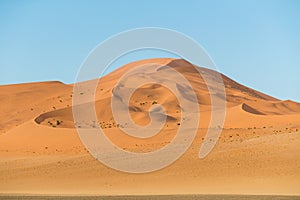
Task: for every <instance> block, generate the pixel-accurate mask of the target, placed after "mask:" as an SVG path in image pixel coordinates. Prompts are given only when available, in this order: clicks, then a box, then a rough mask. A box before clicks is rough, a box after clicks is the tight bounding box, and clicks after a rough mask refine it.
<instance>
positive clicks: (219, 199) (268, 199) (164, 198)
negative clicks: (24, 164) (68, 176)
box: [0, 195, 299, 200]
mask: <svg viewBox="0 0 300 200" xmlns="http://www.w3.org/2000/svg"><path fill="white" fill-rule="evenodd" d="M1 198H3V199H7V200H19V199H20V198H22V199H24V200H26V199H33V200H35V199H37V200H38V199H43V200H52V199H59V200H71V199H75V200H81V199H86V200H170V199H171V200H207V199H209V200H256V199H259V200H294V199H299V197H298V196H263V195H259V196H256V195H158V196H153V195H152V196H22V197H20V196H2V197H1V196H0V199H1Z"/></svg>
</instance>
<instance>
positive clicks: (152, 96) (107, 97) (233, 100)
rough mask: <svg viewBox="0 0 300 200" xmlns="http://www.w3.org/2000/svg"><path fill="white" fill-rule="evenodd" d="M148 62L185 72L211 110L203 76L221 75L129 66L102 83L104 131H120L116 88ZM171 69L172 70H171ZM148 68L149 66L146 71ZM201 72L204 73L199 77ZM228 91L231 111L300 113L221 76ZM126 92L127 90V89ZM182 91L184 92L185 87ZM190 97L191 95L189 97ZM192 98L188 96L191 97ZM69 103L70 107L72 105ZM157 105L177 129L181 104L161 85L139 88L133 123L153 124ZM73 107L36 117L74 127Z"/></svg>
mask: <svg viewBox="0 0 300 200" xmlns="http://www.w3.org/2000/svg"><path fill="white" fill-rule="evenodd" d="M147 63H156V64H160V65H161V67H158V68H157V71H158V72H159V71H163V70H167V68H168V67H171V68H173V69H174V70H176V71H178V72H179V73H181V74H182V75H183V76H184V77H185V78H186V79H187V80H188V81H189V82H190V84H191V86H192V87H193V89H194V91H195V93H196V95H197V99H198V104H199V108H200V112H205V113H207V112H208V111H209V110H210V104H211V97H210V94H209V91H208V89H207V86H206V83H205V81H204V79H203V78H202V77H201V75H203V74H209V75H210V77H211V78H214V77H216V76H217V75H218V74H217V73H218V72H216V71H213V70H210V69H206V68H201V67H196V66H194V65H192V64H191V63H189V62H187V61H185V60H182V59H149V60H143V61H138V62H134V63H130V64H127V65H125V66H123V67H121V68H119V69H118V70H116V71H114V72H112V73H111V74H108V75H107V76H105V77H103V78H101V79H100V80H99V85H98V88H97V92H96V95H95V105H96V113H97V116H98V122H97V124H98V125H99V126H101V127H102V128H104V129H110V128H116V127H117V124H116V123H115V122H114V120H113V115H112V111H111V96H112V91H113V89H114V87H115V86H116V84H117V82H118V81H119V80H120V78H121V77H122V75H123V74H125V73H126V72H129V71H130V70H132V69H134V68H135V67H139V66H141V65H145V64H147ZM167 66H168V67H167ZM146 67H147V66H145V71H147V69H146ZM199 72H200V74H201V75H200V74H199ZM221 76H222V79H223V82H224V86H225V89H226V102H227V106H228V108H230V107H234V106H237V105H240V106H241V108H242V110H243V111H244V112H248V113H251V114H255V115H286V114H296V113H300V104H299V103H296V102H292V101H280V100H278V99H275V98H273V97H271V96H268V95H265V94H263V93H261V92H258V91H256V90H253V89H251V88H248V87H245V86H243V85H241V84H239V83H237V82H235V81H233V80H232V79H230V78H228V77H227V76H224V75H221ZM124 89H126V88H124ZM178 89H179V90H181V91H182V92H183V93H184V88H183V86H182V85H180V84H178ZM187 96H188V95H187ZM187 98H188V97H187ZM70 101H71V100H69V104H71V102H70ZM154 104H161V105H162V106H163V107H165V109H166V111H167V112H168V113H167V116H166V117H167V120H166V122H167V125H168V127H176V124H177V123H178V121H180V109H181V108H180V105H179V103H178V101H177V99H176V97H175V95H174V94H172V92H171V91H169V90H168V88H165V87H164V86H162V85H159V84H147V85H143V86H141V87H140V88H137V89H136V91H135V92H134V94H133V95H132V97H131V99H130V103H129V111H130V115H131V117H132V119H133V121H134V122H135V123H137V124H139V125H147V124H148V123H149V121H150V118H149V109H150V107H151V106H152V105H154ZM72 119H73V118H72V109H71V108H70V107H66V108H61V109H57V110H52V111H50V112H46V113H43V114H41V115H39V116H38V117H36V119H35V122H36V123H38V124H42V125H47V126H52V127H54V128H74V123H73V120H72ZM81 126H95V124H82V125H81Z"/></svg>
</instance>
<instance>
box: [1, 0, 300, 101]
mask: <svg viewBox="0 0 300 200" xmlns="http://www.w3.org/2000/svg"><path fill="white" fill-rule="evenodd" d="M299 10H300V1H297V0H294V1H291V0H281V1H276V0H271V1H267V0H264V1H255V0H252V1H220V0H216V1H199V0H195V1H193V0H187V1H183V0H182V1H176V0H172V1H168V0H164V1H158V0H152V1H138V0H123V1H122V0H111V1H106V0H105V1H104V0H103V1H100V0H99V1H89V0H88V1H79V0H78V1H76V0H75V1H67V0H61V1H56V0H51V1H50V0H49V1H37V0H36V1H30V0H28V1H22V0H17V1H14V0H7V1H5V0H0V84H10V83H21V82H32V81H46V80H60V81H63V82H65V83H72V82H74V80H75V77H76V74H77V71H78V69H79V67H80V65H81V63H82V62H83V60H84V59H85V58H86V56H87V55H88V54H89V52H90V51H91V50H92V49H93V48H94V47H95V46H96V45H97V44H99V43H100V42H102V41H103V40H105V39H107V38H108V37H110V36H111V35H114V34H117V33H119V32H121V31H125V30H128V29H133V28H139V27H163V28H169V29H174V30H177V31H179V32H182V33H184V34H186V35H188V36H190V37H192V38H194V39H195V40H196V41H197V42H198V43H200V44H201V45H202V46H203V47H204V48H205V49H206V50H207V52H208V53H209V54H210V56H211V57H212V58H213V60H214V61H215V63H216V64H217V66H218V69H219V70H220V71H221V72H222V73H224V74H225V75H227V76H229V77H231V78H233V79H234V80H236V81H238V82H240V83H242V84H244V85H247V86H249V87H252V88H254V89H257V90H259V91H262V92H265V93H267V94H270V95H272V96H275V97H277V98H280V99H292V100H297V101H300V87H299V86H300V84H299V75H300V12H299ZM166 56H168V55H167V54H166V53H162V52H158V51H155V52H146V53H145V52H144V53H137V54H136V55H134V56H130V55H129V57H128V58H124V59H123V60H122V62H127V61H131V60H132V59H143V58H146V57H166ZM119 63H121V62H119Z"/></svg>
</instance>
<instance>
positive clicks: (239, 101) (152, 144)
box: [0, 58, 300, 195]
mask: <svg viewBox="0 0 300 200" xmlns="http://www.w3.org/2000/svg"><path fill="white" fill-rule="evenodd" d="M149 63H155V64H156V65H158V67H157V68H156V72H157V73H164V71H165V70H168V68H167V67H166V65H168V66H170V67H171V68H172V69H174V70H176V71H178V72H180V73H181V74H182V75H183V76H184V77H185V78H186V79H187V80H188V81H189V82H190V84H191V86H192V87H193V89H194V90H195V93H196V95H197V101H198V102H197V103H198V106H199V110H200V116H201V118H200V126H199V129H198V132H197V135H196V138H195V141H194V142H193V144H192V146H191V147H190V148H189V150H188V151H187V152H186V153H185V154H184V155H183V156H182V157H181V158H180V159H179V160H178V161H176V162H175V163H174V164H172V165H171V166H169V167H167V168H165V169H163V170H159V171H157V172H153V173H149V174H141V175H132V174H127V173H121V172H118V171H115V170H112V169H109V168H108V167H106V166H104V165H103V164H101V163H99V162H98V161H97V160H95V159H94V158H93V157H92V156H91V155H90V154H89V153H88V152H87V150H86V149H85V147H84V146H83V145H82V143H81V141H80V139H79V137H78V135H77V133H76V129H75V125H76V126H77V127H78V126H80V127H81V128H93V127H98V126H99V127H101V128H103V130H104V132H105V134H106V135H107V136H108V138H109V139H110V140H111V141H112V142H113V143H115V144H116V145H118V146H119V147H121V148H123V149H124V150H127V151H133V152H150V151H153V150H156V149H159V148H161V147H163V146H165V145H167V144H169V143H170V142H171V140H172V138H174V135H175V133H176V130H177V129H178V127H179V126H180V116H181V107H180V103H179V102H178V100H177V98H176V97H175V96H174V94H173V93H172V91H170V90H169V89H168V88H166V87H164V86H162V85H159V84H146V85H143V86H142V87H140V88H138V89H137V90H136V91H135V92H134V93H133V95H132V96H131V98H130V101H129V110H130V115H131V117H132V119H133V121H134V122H135V123H137V124H139V125H141V126H144V125H147V124H148V123H149V122H150V121H151V120H150V117H149V109H151V107H152V106H153V105H156V104H160V105H162V106H163V107H164V108H165V110H166V124H165V125H164V127H163V129H162V130H161V131H160V133H159V134H157V135H155V136H153V137H151V138H149V139H147V140H145V139H140V138H133V137H131V136H128V135H126V134H124V133H123V132H122V131H121V130H120V128H119V124H117V123H116V122H115V120H114V116H113V114H112V110H111V108H110V105H111V96H112V95H113V92H114V90H117V89H118V88H116V86H115V85H116V83H117V82H118V81H119V80H120V79H121V77H122V76H123V75H124V74H125V73H126V72H128V71H130V70H132V69H134V68H136V67H138V66H140V65H144V64H149ZM199 70H200V71H201V73H203V74H207V75H209V77H211V78H212V79H214V77H216V76H217V72H215V71H212V70H209V69H205V68H199ZM155 75H156V73H152V72H151V71H149V70H148V69H146V68H145V70H144V72H143V73H142V74H140V76H134V77H133V78H131V79H129V80H128V82H127V83H128V85H130V84H131V83H130V81H132V84H133V83H134V82H135V81H137V79H142V78H143V76H144V77H145V76H147V77H150V76H155ZM221 77H222V79H223V82H224V85H225V90H226V99H225V100H226V103H227V111H226V119H225V124H224V127H223V130H222V134H221V136H220V139H219V141H218V143H217V146H216V147H215V149H214V150H213V151H212V152H211V154H209V155H208V156H207V157H206V158H204V159H199V158H198V153H199V148H200V146H201V144H202V142H203V140H204V137H205V134H206V131H207V128H208V124H209V119H210V117H211V98H210V94H209V91H208V88H207V85H206V83H205V81H204V79H203V78H202V77H201V76H200V75H199V74H198V72H197V70H196V69H195V68H194V66H193V65H192V64H190V63H188V62H187V61H184V60H180V59H169V58H164V59H149V60H143V61H137V62H133V63H129V64H127V65H125V66H123V67H121V68H119V69H117V70H115V71H114V72H112V73H110V74H108V75H107V76H105V77H103V78H101V79H100V80H99V83H98V87H97V90H96V95H95V101H96V102H95V107H96V114H97V117H98V122H93V123H85V122H82V123H81V124H74V120H73V114H72V95H73V94H72V92H73V91H72V89H73V85H66V84H63V83H61V82H41V83H26V84H16V85H3V86H0V104H1V105H3V106H1V114H0V131H1V132H0V193H39V194H40V193H42V194H43V193H45V194H104V195H107V194H174V193H180V194H203V193H214V194H218V193H234V194H246V193H247V194H249V193H250V194H300V189H299V185H300V160H299V156H300V145H299V144H300V132H299V130H300V104H299V103H297V102H293V101H290V100H285V101H282V100H279V99H276V98H273V97H271V96H268V95H265V94H263V93H261V92H258V91H256V90H253V89H251V88H248V87H246V86H243V85H241V84H239V83H237V82H235V81H233V80H231V79H230V78H228V77H226V76H224V75H221ZM85 84H90V82H89V81H87V82H86V83H85ZM126 87H127V88H126ZM126 87H125V86H124V88H122V89H123V91H125V92H126V91H127V90H128V91H129V90H130V88H129V86H126ZM184 87H185V85H184V84H183V83H182V82H180V81H178V83H177V88H178V89H181V90H183V91H184ZM212 87H214V86H212ZM215 91H216V96H218V88H216V90H215ZM184 98H186V99H187V100H188V99H189V98H191V94H189V93H186V94H184ZM219 98H222V96H220V97H219ZM141 134H142V133H141ZM120 159H121V158H120ZM79 186H80V187H79Z"/></svg>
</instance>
